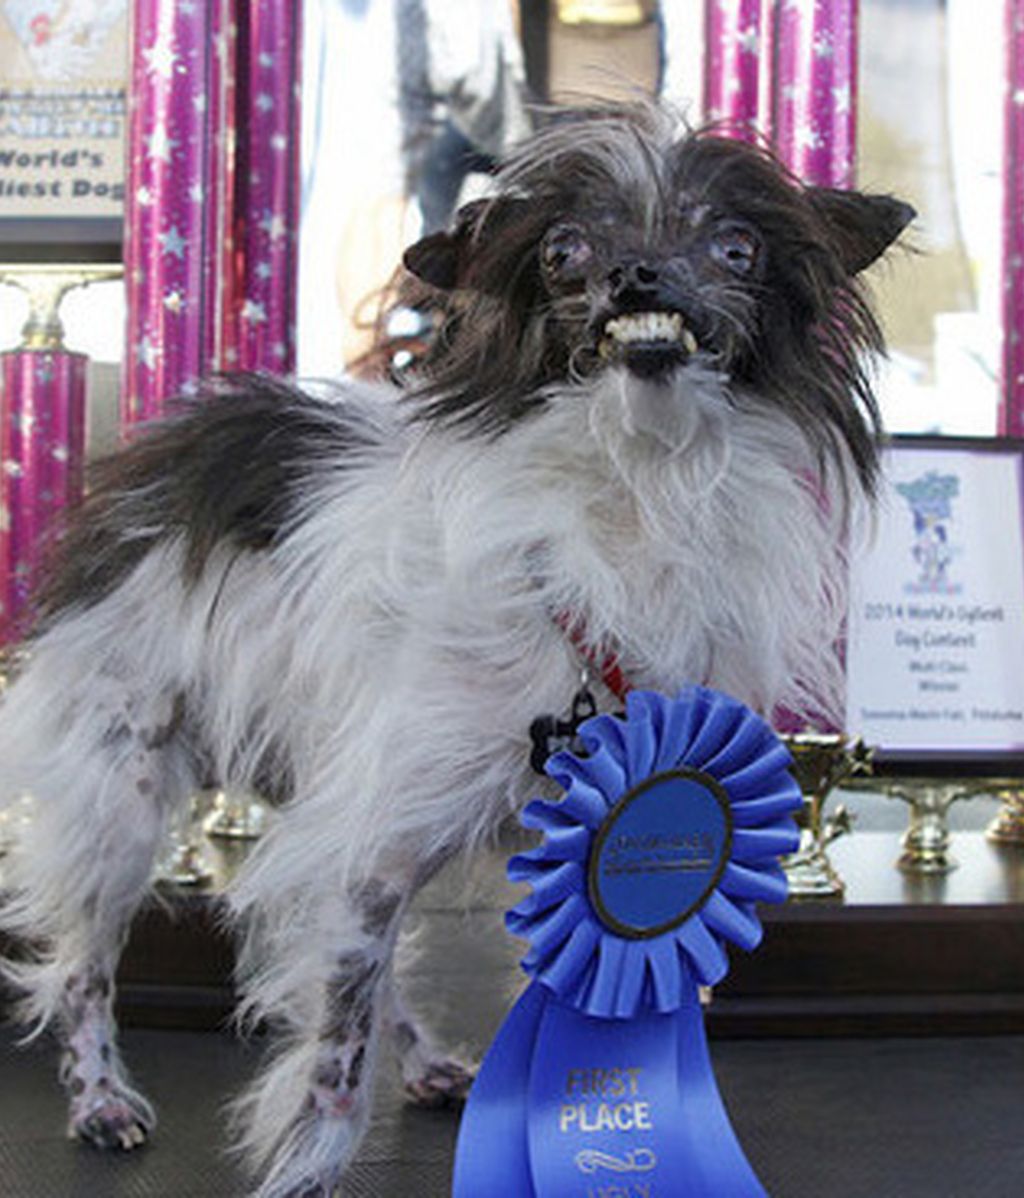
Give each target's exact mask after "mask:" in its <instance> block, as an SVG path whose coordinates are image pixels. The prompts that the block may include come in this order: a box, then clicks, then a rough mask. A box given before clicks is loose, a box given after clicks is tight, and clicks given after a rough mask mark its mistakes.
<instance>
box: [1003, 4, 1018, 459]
mask: <svg viewBox="0 0 1024 1198" xmlns="http://www.w3.org/2000/svg"><path fill="white" fill-rule="evenodd" d="M1005 125H1006V128H1005V137H1006V153H1005V162H1004V166H1003V396H1002V404H1001V407H1000V413H999V432H1000V434H1001V435H1003V436H1008V437H1024V0H1006V116H1005Z"/></svg>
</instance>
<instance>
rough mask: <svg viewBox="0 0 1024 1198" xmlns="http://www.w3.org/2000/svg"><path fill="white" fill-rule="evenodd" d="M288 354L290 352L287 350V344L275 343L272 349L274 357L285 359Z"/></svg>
mask: <svg viewBox="0 0 1024 1198" xmlns="http://www.w3.org/2000/svg"><path fill="white" fill-rule="evenodd" d="M287 352H288V351H287V348H286V347H285V344H284V342H283V341H275V342H274V344H273V346H272V347H271V353H272V354H273V355H274V357H275V358H284V356H285V354H286V353H287Z"/></svg>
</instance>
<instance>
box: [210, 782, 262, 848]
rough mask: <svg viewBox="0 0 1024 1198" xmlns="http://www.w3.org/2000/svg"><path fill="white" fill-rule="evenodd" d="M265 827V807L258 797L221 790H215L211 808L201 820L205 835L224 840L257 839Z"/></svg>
mask: <svg viewBox="0 0 1024 1198" xmlns="http://www.w3.org/2000/svg"><path fill="white" fill-rule="evenodd" d="M266 827H267V809H266V807H265V806H264V805H263V804H262V803H261V802H260V801H259V800H258V799H256V798H253V797H251V796H250V795H245V794H228V793H227V792H226V791H223V790H219V791H217V794H216V795H215V796H214V800H213V810H212V811H211V812H210V814H209V815H208V816H207V817H206V819H205V820H204V821H203V831H204V832H205V833H206V835H207V836H221V837H223V838H224V839H225V840H259V838H260V837H261V836H262V835H263V833H264V832H265V831H266Z"/></svg>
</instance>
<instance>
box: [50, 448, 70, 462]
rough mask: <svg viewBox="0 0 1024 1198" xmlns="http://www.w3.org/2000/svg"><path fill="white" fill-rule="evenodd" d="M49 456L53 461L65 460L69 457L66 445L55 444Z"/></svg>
mask: <svg viewBox="0 0 1024 1198" xmlns="http://www.w3.org/2000/svg"><path fill="white" fill-rule="evenodd" d="M51 456H52V457H53V460H54V461H55V462H66V461H67V460H68V458H69V457H70V454H69V453H68V447H67V446H66V445H55V446H54V447H53V449H52V451H51Z"/></svg>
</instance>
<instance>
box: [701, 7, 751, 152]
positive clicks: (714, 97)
mask: <svg viewBox="0 0 1024 1198" xmlns="http://www.w3.org/2000/svg"><path fill="white" fill-rule="evenodd" d="M761 7H762V6H761V3H760V0H716V2H715V3H712V4H709V5H708V6H707V22H708V24H707V29H706V31H705V40H706V44H707V47H708V62H707V66H706V72H707V77H706V79H705V115H706V116H707V117H708V118H709V119H711V120H721V121H723V122H725V125H726V127H727V128H728V129H729V131H730V132H732V133H733V135H735V136H743V137H748V136H750V135H751V134H752V131H753V129H754V128H755V126H756V124H757V120H758V108H759V90H760V86H759V76H760V67H761V64H760V52H761Z"/></svg>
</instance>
